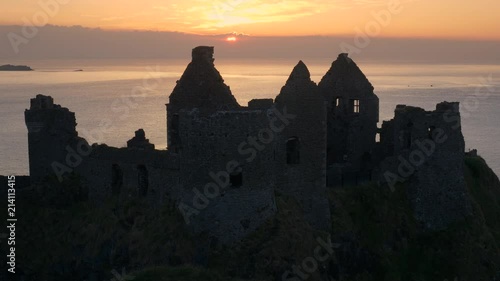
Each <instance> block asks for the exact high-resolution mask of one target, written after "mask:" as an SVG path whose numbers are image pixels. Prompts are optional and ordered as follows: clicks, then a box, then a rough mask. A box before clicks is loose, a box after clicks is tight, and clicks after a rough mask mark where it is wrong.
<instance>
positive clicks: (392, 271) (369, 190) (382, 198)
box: [331, 157, 500, 281]
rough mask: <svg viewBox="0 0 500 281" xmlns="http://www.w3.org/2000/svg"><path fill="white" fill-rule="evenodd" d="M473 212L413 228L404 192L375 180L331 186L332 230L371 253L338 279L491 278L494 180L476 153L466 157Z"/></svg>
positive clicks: (499, 256)
mask: <svg viewBox="0 0 500 281" xmlns="http://www.w3.org/2000/svg"><path fill="white" fill-rule="evenodd" d="M465 175H466V181H467V186H468V189H469V191H470V193H471V195H472V199H473V208H474V214H473V216H472V217H470V218H469V219H467V220H466V221H464V222H461V223H457V224H456V225H452V226H451V227H450V228H448V229H447V230H446V231H441V232H435V233H423V232H420V231H419V230H418V227H417V224H416V222H415V221H414V220H413V218H412V215H411V209H410V207H409V202H408V201H407V199H406V196H405V186H403V185H402V186H399V188H397V190H396V191H395V192H390V191H389V190H388V189H380V188H379V187H377V186H370V185H369V186H362V187H354V188H350V189H337V190H332V192H331V202H332V206H333V208H332V216H333V222H334V224H333V225H334V227H333V230H332V231H333V235H334V237H337V238H338V237H341V236H342V235H345V233H350V234H351V235H352V236H354V237H356V239H357V241H358V242H359V243H360V247H361V248H363V249H366V250H367V251H368V252H369V253H370V254H371V256H372V257H375V258H373V261H372V264H371V268H370V270H369V271H370V272H369V274H368V276H369V278H367V279H364V278H365V277H366V276H367V273H366V271H365V273H363V272H362V270H363V269H362V268H361V269H360V272H361V273H355V274H346V275H344V276H340V277H339V279H340V280H405V281H406V280H408V281H410V280H422V281H423V280H426V281H430V280H439V281H443V280H445V279H448V280H454V279H455V278H458V280H493V276H495V275H496V274H497V272H498V271H500V251H499V246H500V236H499V230H500V219H499V218H500V204H499V203H500V182H499V181H498V178H497V177H496V176H495V174H494V173H493V172H492V171H491V169H489V168H488V167H487V165H486V163H485V162H484V160H483V159H482V158H479V157H474V158H467V159H466V171H465Z"/></svg>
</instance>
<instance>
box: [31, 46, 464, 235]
mask: <svg viewBox="0 0 500 281" xmlns="http://www.w3.org/2000/svg"><path fill="white" fill-rule="evenodd" d="M213 52H214V49H213V47H205V46H201V47H196V48H194V49H193V52H192V61H191V62H190V63H189V64H188V66H187V68H186V70H185V71H184V73H183V75H182V77H181V78H180V79H179V80H178V81H177V83H176V86H175V88H174V89H173V91H172V93H171V95H170V97H169V103H168V104H167V105H166V108H167V120H166V124H167V128H166V129H167V143H168V149H167V150H156V149H155V147H154V145H153V144H151V143H150V142H149V140H148V139H147V138H146V135H145V132H144V131H143V130H142V129H140V130H138V131H136V132H135V136H134V137H133V138H132V139H131V140H129V141H128V142H127V147H124V148H115V147H109V146H107V145H105V144H93V145H90V144H88V143H87V141H86V140H85V139H83V138H81V137H79V136H78V133H77V131H76V120H75V114H74V113H73V112H71V111H69V110H68V109H67V108H63V107H61V106H60V105H57V104H54V102H53V99H52V98H51V97H49V96H43V95H37V96H36V97H35V98H34V99H32V100H31V106H30V109H28V110H26V112H25V119H26V126H27V127H28V142H29V158H30V159H29V161H30V177H31V182H32V183H42V182H44V181H46V180H47V177H51V176H52V177H57V178H64V176H66V175H68V174H74V175H77V176H78V177H79V178H80V179H81V183H82V185H85V186H86V187H87V188H88V190H89V192H88V199H89V200H91V201H92V202H95V203H96V204H99V202H103V201H104V200H105V199H107V198H111V197H113V196H114V197H117V198H124V199H125V198H130V197H143V198H146V200H148V201H150V202H151V204H153V205H158V206H160V205H163V204H175V206H177V207H178V208H179V210H180V211H181V213H182V214H183V216H184V218H185V219H186V222H187V225H188V228H190V229H191V230H192V231H193V232H195V233H206V234H208V235H209V237H211V238H212V239H213V240H214V241H217V242H220V243H223V244H228V243H232V242H234V241H238V240H239V239H241V238H242V237H244V236H246V235H247V234H249V233H251V232H253V231H254V230H256V229H257V228H258V227H259V226H260V225H261V224H262V223H263V222H264V221H265V220H267V219H268V218H270V217H272V216H273V215H274V214H275V213H276V212H277V205H276V201H275V194H276V192H279V193H281V194H286V195H289V196H291V197H292V198H294V199H295V200H296V201H297V202H298V203H299V205H300V207H301V209H302V212H303V215H304V218H305V219H306V220H307V221H308V222H309V223H310V225H311V226H313V227H315V228H316V229H320V230H326V231H328V230H330V229H331V225H330V224H331V220H330V207H329V206H330V205H329V202H328V199H327V188H336V187H339V186H350V185H357V184H361V183H363V182H378V183H379V184H381V185H390V186H391V187H394V186H393V185H394V184H395V183H405V182H406V183H407V190H408V194H409V198H410V200H411V202H412V203H413V208H414V213H415V217H416V218H417V220H419V221H420V222H422V225H424V226H425V227H426V228H428V229H439V228H442V227H445V226H446V225H448V224H449V223H451V222H454V221H456V220H459V219H461V218H463V217H464V216H466V215H468V213H469V209H470V207H469V205H470V203H469V202H468V199H467V198H468V197H467V194H466V188H465V181H464V178H463V157H464V141H463V136H462V132H461V128H460V113H459V109H458V106H459V105H458V103H446V102H444V103H441V104H438V105H437V108H436V110H435V111H432V112H427V111H424V110H423V109H420V108H414V107H410V106H404V105H400V106H398V107H397V108H396V111H395V117H394V119H393V120H390V121H384V122H383V123H382V126H381V128H378V127H377V124H378V122H379V119H378V118H379V99H378V97H377V96H376V95H375V93H374V88H373V86H372V85H371V83H370V82H369V81H368V79H367V78H366V77H365V75H364V74H363V73H362V72H361V70H360V69H359V68H358V66H357V65H356V63H355V62H354V61H353V60H352V59H351V58H349V57H348V55H347V54H340V55H339V56H338V58H337V60H335V61H334V62H333V63H332V65H331V68H330V70H328V72H327V73H326V74H325V76H324V77H323V78H322V79H321V81H320V82H319V84H316V83H315V82H313V81H311V78H310V73H309V70H308V69H307V67H306V65H305V64H304V63H303V62H302V61H300V62H299V63H298V64H297V65H296V66H295V67H294V69H293V70H292V72H291V74H290V76H289V77H288V80H287V81H286V83H285V85H284V86H283V87H282V88H281V91H280V93H279V94H278V96H276V98H275V99H274V100H273V99H254V100H251V101H250V102H249V103H248V105H247V106H242V105H240V104H238V102H237V101H236V99H235V98H234V96H233V95H232V93H231V90H230V88H229V86H227V85H226V84H225V83H224V80H223V78H222V76H221V75H220V73H219V72H218V71H217V69H216V68H215V66H214V59H213ZM377 135H379V137H377ZM444 138H445V140H444V141H442V142H441V141H438V140H443V139H444ZM422 147H423V149H427V150H426V151H423V149H422ZM431 150H432V151H431ZM415 151H423V152H422V153H421V154H423V155H424V156H423V159H421V161H420V160H419V162H418V164H419V165H413V171H411V172H408V173H407V174H404V175H402V173H401V171H400V170H401V169H400V167H401V162H402V161H403V160H402V159H408V160H407V161H408V162H413V161H412V159H413V158H416V156H415V155H414V154H415ZM429 151H431V152H430V153H424V152H429ZM68 153H79V154H80V155H84V157H83V159H82V160H81V161H79V162H78V163H77V164H75V165H73V166H72V167H68V166H67V165H65V164H64V163H66V162H67V161H66V160H67V157H68ZM419 156H420V154H419ZM412 157H413V158H412ZM420 162H422V163H420ZM405 171H406V170H405Z"/></svg>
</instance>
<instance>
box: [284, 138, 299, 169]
mask: <svg viewBox="0 0 500 281" xmlns="http://www.w3.org/2000/svg"><path fill="white" fill-rule="evenodd" d="M286 163H287V164H289V165H293V164H300V141H299V138H297V137H292V138H289V139H288V140H287V141H286Z"/></svg>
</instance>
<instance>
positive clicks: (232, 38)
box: [226, 36, 238, 42]
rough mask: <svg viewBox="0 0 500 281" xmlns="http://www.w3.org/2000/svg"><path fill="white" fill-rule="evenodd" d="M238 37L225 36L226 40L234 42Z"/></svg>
mask: <svg viewBox="0 0 500 281" xmlns="http://www.w3.org/2000/svg"><path fill="white" fill-rule="evenodd" d="M237 40H238V39H237V38H236V37H235V36H230V37H227V38H226V41H227V42H236V41H237Z"/></svg>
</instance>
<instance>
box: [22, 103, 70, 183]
mask: <svg viewBox="0 0 500 281" xmlns="http://www.w3.org/2000/svg"><path fill="white" fill-rule="evenodd" d="M24 116H25V121H26V127H27V128H28V151H29V162H30V178H31V182H33V183H37V182H40V181H42V180H43V179H44V178H45V177H46V176H48V175H54V174H55V172H56V170H57V169H58V167H59V168H60V167H62V165H66V162H67V161H66V158H67V155H68V151H67V150H66V147H67V146H73V147H74V144H75V143H76V142H77V140H78V135H77V132H76V130H75V127H76V121H75V113H73V112H71V111H69V110H68V109H67V108H64V107H61V106H60V105H58V104H54V100H53V99H52V97H50V96H44V95H37V96H36V97H35V98H33V99H31V106H30V109H27V110H26V111H25V112H24ZM59 164H60V165H59Z"/></svg>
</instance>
